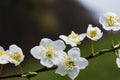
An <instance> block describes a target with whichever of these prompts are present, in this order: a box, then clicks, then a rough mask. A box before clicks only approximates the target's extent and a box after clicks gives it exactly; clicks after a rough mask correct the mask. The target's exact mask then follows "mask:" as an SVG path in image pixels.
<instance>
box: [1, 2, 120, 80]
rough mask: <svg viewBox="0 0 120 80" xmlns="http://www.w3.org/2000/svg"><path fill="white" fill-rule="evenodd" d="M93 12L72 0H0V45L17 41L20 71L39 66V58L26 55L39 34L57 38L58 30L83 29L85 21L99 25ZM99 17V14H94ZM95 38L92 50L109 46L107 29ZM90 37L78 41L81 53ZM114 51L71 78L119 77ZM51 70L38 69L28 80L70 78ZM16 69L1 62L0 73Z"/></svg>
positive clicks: (117, 35)
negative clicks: (80, 42) (23, 58)
mask: <svg viewBox="0 0 120 80" xmlns="http://www.w3.org/2000/svg"><path fill="white" fill-rule="evenodd" d="M94 16H95V13H94V12H92V11H91V10H89V9H88V8H86V7H85V6H84V5H83V4H82V3H80V2H79V3H78V2H77V1H76V0H0V45H1V46H3V47H4V48H5V49H8V47H9V45H11V44H17V45H18V46H19V47H21V48H22V49H23V52H24V54H25V56H26V57H25V61H24V62H23V63H22V64H21V66H22V67H23V69H24V71H25V72H27V71H34V70H37V69H40V68H42V66H41V65H40V62H39V60H36V59H34V58H33V57H32V56H31V55H30V52H29V51H30V49H31V48H32V47H33V46H35V45H39V42H40V40H41V39H42V38H44V37H47V38H51V39H53V40H56V39H59V38H58V36H59V35H61V34H65V35H68V34H70V33H71V31H72V30H73V31H75V32H77V33H83V32H86V29H87V26H88V24H92V25H94V26H99V27H100V28H101V29H102V27H101V25H100V24H99V23H98V20H96V19H95V18H94ZM98 18H99V16H98ZM102 31H103V32H104V36H103V37H102V39H100V40H99V41H97V42H95V44H94V45H95V51H98V50H100V49H104V48H110V47H111V40H110V39H111V38H110V36H109V35H110V33H109V32H107V31H104V30H103V29H102ZM114 40H115V43H117V42H118V41H120V32H117V33H114ZM90 47H91V45H90V40H88V39H87V38H86V39H85V40H84V41H83V42H82V44H81V45H80V49H81V54H82V57H86V56H88V55H90V53H91V48H90ZM115 60H116V58H115V55H114V54H112V53H111V54H105V55H102V56H100V57H97V58H95V59H91V60H89V66H88V67H87V68H86V69H85V70H81V71H80V74H79V76H78V77H77V78H76V79H75V80H101V79H102V80H108V79H109V80H120V76H119V74H120V69H119V68H117V66H116V61H115ZM54 72H55V70H51V71H46V72H41V73H39V74H38V75H37V76H36V77H34V78H31V80H70V79H69V78H68V77H67V76H65V77H61V76H60V75H58V74H55V73H54ZM16 73H19V69H18V67H15V66H14V65H13V64H7V65H4V69H3V71H2V73H1V74H0V76H4V75H9V74H16ZM16 79H17V80H27V79H25V78H9V79H1V80H16Z"/></svg>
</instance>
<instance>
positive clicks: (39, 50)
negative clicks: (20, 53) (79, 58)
mask: <svg viewBox="0 0 120 80" xmlns="http://www.w3.org/2000/svg"><path fill="white" fill-rule="evenodd" d="M30 53H31V55H32V56H33V57H34V58H36V59H42V57H43V56H44V54H45V53H46V49H45V48H44V47H43V46H35V47H33V48H32V49H31V50H30Z"/></svg>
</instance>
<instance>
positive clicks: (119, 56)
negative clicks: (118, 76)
mask: <svg viewBox="0 0 120 80" xmlns="http://www.w3.org/2000/svg"><path fill="white" fill-rule="evenodd" d="M116 63H117V66H118V68H120V50H118V57H117V58H116Z"/></svg>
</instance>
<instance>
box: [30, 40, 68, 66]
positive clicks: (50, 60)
mask: <svg viewBox="0 0 120 80" xmlns="http://www.w3.org/2000/svg"><path fill="white" fill-rule="evenodd" d="M65 48H66V46H65V44H64V42H63V41H62V40H56V41H52V40H51V39H48V38H43V39H42V40H41V42H40V45H39V46H35V47H33V48H32V49H31V51H30V53H31V54H32V56H33V57H34V58H36V59H40V63H41V64H42V65H44V66H46V67H49V68H50V67H52V66H53V65H57V64H59V62H60V58H61V57H62V55H63V54H64V51H63V50H64V49H65Z"/></svg>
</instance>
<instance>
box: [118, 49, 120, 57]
mask: <svg viewBox="0 0 120 80" xmlns="http://www.w3.org/2000/svg"><path fill="white" fill-rule="evenodd" d="M118 56H119V57H120V49H119V50H118Z"/></svg>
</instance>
